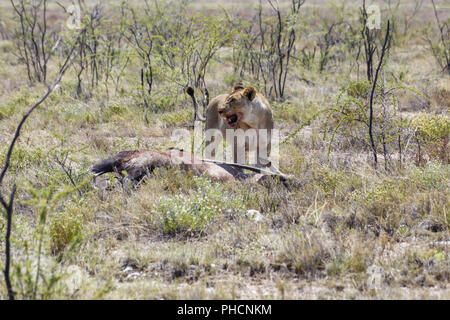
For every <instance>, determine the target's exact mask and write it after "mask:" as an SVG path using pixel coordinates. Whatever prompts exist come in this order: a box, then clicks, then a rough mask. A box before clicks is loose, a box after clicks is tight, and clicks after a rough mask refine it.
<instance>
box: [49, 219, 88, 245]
mask: <svg viewBox="0 0 450 320" xmlns="http://www.w3.org/2000/svg"><path fill="white" fill-rule="evenodd" d="M82 231H83V222H82V219H81V217H80V216H79V215H76V214H72V213H69V214H65V213H59V214H56V215H55V216H54V217H53V219H52V222H51V224H50V243H51V244H50V246H51V251H52V253H53V254H59V253H61V252H62V251H64V249H65V248H66V247H67V246H68V245H71V244H73V243H76V242H77V241H78V240H80V239H81V236H82Z"/></svg>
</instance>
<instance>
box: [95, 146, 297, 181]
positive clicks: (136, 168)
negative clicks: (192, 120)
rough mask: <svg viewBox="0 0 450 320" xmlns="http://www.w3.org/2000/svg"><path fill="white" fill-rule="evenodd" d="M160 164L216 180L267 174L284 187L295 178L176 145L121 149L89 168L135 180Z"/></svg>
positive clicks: (253, 178)
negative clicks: (218, 159) (215, 159)
mask: <svg viewBox="0 0 450 320" xmlns="http://www.w3.org/2000/svg"><path fill="white" fill-rule="evenodd" d="M162 167H164V168H176V167H178V168H180V169H182V170H186V171H191V172H192V173H193V174H195V175H198V176H200V175H204V176H207V177H209V178H210V179H212V180H216V181H239V180H247V181H250V182H263V181H268V180H270V179H271V178H277V179H279V180H280V181H281V182H282V183H283V184H284V185H285V186H286V187H287V188H288V189H290V188H291V186H295V185H297V184H298V180H297V179H296V178H294V177H293V176H287V175H284V174H281V173H280V172H276V173H268V172H267V171H266V170H262V169H258V168H253V167H248V166H242V165H238V164H225V163H213V162H210V160H204V159H202V158H200V157H198V156H196V155H194V154H192V153H190V152H186V151H183V150H178V149H169V150H166V151H155V150H135V151H121V152H119V153H118V154H116V155H115V156H113V157H111V158H109V159H106V160H103V161H101V162H99V163H97V164H96V165H94V166H93V167H92V169H91V171H92V173H93V174H94V175H95V176H96V177H97V176H100V175H102V174H104V173H108V172H116V173H118V174H120V175H122V176H123V174H122V172H123V171H125V172H126V173H127V178H128V179H130V181H131V182H132V183H133V184H138V183H139V182H140V181H141V180H142V179H143V178H144V177H145V176H147V175H150V174H151V173H152V172H153V170H154V169H155V168H162ZM242 167H245V168H246V169H250V170H252V171H256V172H257V173H254V174H246V173H244V172H242V171H241V170H240V169H242ZM261 172H263V173H261Z"/></svg>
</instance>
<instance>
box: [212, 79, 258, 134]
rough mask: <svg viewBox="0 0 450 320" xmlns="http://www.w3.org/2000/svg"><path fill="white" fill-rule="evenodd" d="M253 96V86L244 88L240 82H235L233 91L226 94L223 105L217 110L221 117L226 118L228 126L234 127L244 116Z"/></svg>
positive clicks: (254, 91)
mask: <svg viewBox="0 0 450 320" xmlns="http://www.w3.org/2000/svg"><path fill="white" fill-rule="evenodd" d="M255 96H256V90H255V88H253V87H246V88H244V86H243V85H242V83H236V84H235V85H234V87H233V92H231V93H230V94H229V95H228V97H227V98H226V99H225V102H224V103H223V105H221V106H220V107H219V109H218V112H219V114H220V116H221V117H223V118H225V119H227V123H228V125H229V126H230V127H232V128H235V127H237V125H238V123H239V121H240V120H241V119H242V118H243V117H244V115H245V113H246V112H247V110H248V107H249V105H250V103H251V102H252V100H253V99H254V98H255Z"/></svg>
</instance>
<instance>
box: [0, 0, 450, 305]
mask: <svg viewBox="0 0 450 320" xmlns="http://www.w3.org/2000/svg"><path fill="white" fill-rule="evenodd" d="M373 5H375V9H374V7H373ZM376 8H378V9H379V17H380V19H379V24H378V20H377V10H376ZM374 10H375V11H374ZM449 26H450V7H449V3H448V1H446V0H389V1H388V0H377V1H370V0H366V1H363V0H358V1H347V0H317V1H312V0H306V1H304V0H279V1H277V0H254V1H235V0H232V1H226V2H225V1H215V0H214V1H210V0H192V1H187V0H147V1H137V0H136V1H114V0H111V1H91V0H85V1H81V0H79V1H75V0H74V1H73V2H72V1H68V0H61V1H53V0H9V1H1V2H0V95H1V99H0V204H1V206H0V213H1V214H0V269H2V270H3V271H4V272H3V277H2V280H1V281H0V299H8V298H15V299H266V298H269V299H450V290H449V289H450V287H449V282H450V250H449V249H450V233H449V230H450V229H449V228H450V213H449V212H448V209H449V203H450V192H449V190H450V188H449V187H450V185H449V177H450V166H449V137H450V118H449V113H448V112H449V107H450V65H449V61H450V29H449ZM239 81H242V82H243V83H244V84H245V85H252V86H254V87H255V88H257V89H258V91H259V92H262V93H263V94H264V95H265V96H266V97H267V98H268V99H269V100H270V103H271V107H272V110H273V114H274V119H275V127H276V128H278V129H280V148H279V154H280V169H281V171H282V172H285V173H289V174H293V175H295V176H296V177H297V178H298V179H299V181H300V184H299V186H297V187H296V188H293V189H292V190H287V189H286V188H285V187H284V186H283V185H282V184H277V183H273V184H265V185H262V184H256V185H255V184H249V183H245V182H243V183H239V184H236V183H231V182H229V183H219V182H213V181H211V180H209V179H208V178H206V177H195V176H193V175H192V174H190V173H186V172H180V171H177V170H171V169H170V170H165V169H164V170H163V169H160V170H156V172H155V174H154V175H152V177H151V178H149V179H147V180H146V182H145V183H142V184H141V185H140V186H139V187H138V188H134V189H133V188H130V186H127V185H123V184H120V183H119V182H118V181H117V180H115V179H114V178H113V176H107V177H106V176H105V177H106V179H103V180H102V179H100V180H96V181H94V180H93V177H92V175H91V173H90V172H89V169H90V167H91V166H92V165H93V164H94V163H95V162H97V161H98V160H100V159H104V158H107V157H110V156H112V155H114V154H116V153H117V152H118V151H121V150H126V149H155V150H163V149H166V148H168V147H172V146H173V144H174V142H173V141H172V140H171V139H170V137H171V133H172V131H173V130H174V129H176V128H186V129H189V130H192V128H193V119H194V109H193V107H192V104H191V101H190V98H189V96H188V95H187V94H186V93H185V90H186V88H187V86H192V87H193V88H194V89H195V90H196V95H197V97H198V98H199V99H200V100H203V99H204V98H203V97H204V96H205V93H208V94H209V96H210V97H214V96H216V95H218V94H221V93H225V92H230V90H231V88H232V87H233V84H234V83H235V82H239ZM205 100H206V98H205ZM24 116H25V117H24ZM105 185H108V187H105Z"/></svg>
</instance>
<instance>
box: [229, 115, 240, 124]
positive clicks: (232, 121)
mask: <svg viewBox="0 0 450 320" xmlns="http://www.w3.org/2000/svg"><path fill="white" fill-rule="evenodd" d="M237 121H238V116H237V115H236V114H232V115H231V116H227V122H228V124H229V125H230V126H234V125H235V124H236V122H237Z"/></svg>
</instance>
